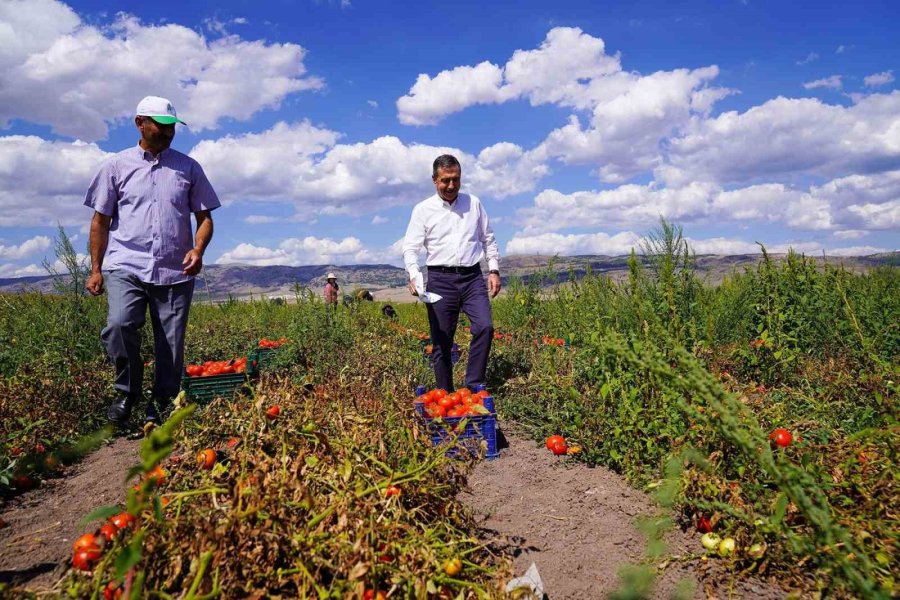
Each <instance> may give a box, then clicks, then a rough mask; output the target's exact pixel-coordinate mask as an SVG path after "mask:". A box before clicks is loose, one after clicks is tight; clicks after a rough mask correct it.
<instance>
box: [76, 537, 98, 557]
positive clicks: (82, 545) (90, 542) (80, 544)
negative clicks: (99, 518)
mask: <svg viewBox="0 0 900 600" xmlns="http://www.w3.org/2000/svg"><path fill="white" fill-rule="evenodd" d="M91 548H100V544H99V543H98V542H97V536H95V535H94V534H93V533H86V534H84V535H83V536H81V537H80V538H78V539H77V540H75V543H74V544H72V551H73V552H75V553H78V551H79V550H90V549H91Z"/></svg>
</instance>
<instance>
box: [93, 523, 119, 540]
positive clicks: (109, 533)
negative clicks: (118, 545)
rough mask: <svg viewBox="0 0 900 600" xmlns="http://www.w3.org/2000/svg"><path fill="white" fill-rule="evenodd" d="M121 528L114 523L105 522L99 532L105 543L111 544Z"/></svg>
mask: <svg viewBox="0 0 900 600" xmlns="http://www.w3.org/2000/svg"><path fill="white" fill-rule="evenodd" d="M118 533H119V530H118V529H116V526H115V525H113V524H112V523H104V524H103V525H101V526H100V531H99V532H98V535H99V537H101V538H103V540H104V543H105V544H110V543H112V541H113V540H114V539H115V537H116V535H118Z"/></svg>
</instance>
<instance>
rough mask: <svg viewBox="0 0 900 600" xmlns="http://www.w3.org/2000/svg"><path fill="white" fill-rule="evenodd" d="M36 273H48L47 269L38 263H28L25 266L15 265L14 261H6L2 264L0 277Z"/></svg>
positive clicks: (26, 275) (33, 274)
mask: <svg viewBox="0 0 900 600" xmlns="http://www.w3.org/2000/svg"><path fill="white" fill-rule="evenodd" d="M35 275H47V270H46V269H45V268H44V267H42V266H40V265H36V264H30V265H26V266H24V267H22V266H19V265H14V264H12V263H4V264H2V265H0V277H4V278H13V277H32V276H35Z"/></svg>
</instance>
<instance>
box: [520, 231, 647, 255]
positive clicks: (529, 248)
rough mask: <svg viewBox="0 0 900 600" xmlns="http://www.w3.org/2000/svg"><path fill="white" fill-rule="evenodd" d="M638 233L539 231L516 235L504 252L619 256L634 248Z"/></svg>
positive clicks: (636, 246)
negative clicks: (538, 232) (565, 233)
mask: <svg viewBox="0 0 900 600" xmlns="http://www.w3.org/2000/svg"><path fill="white" fill-rule="evenodd" d="M640 239H641V238H640V236H639V235H637V234H636V233H633V232H630V231H623V232H621V233H617V234H615V235H612V236H611V235H608V234H606V233H582V234H569V235H563V234H559V233H542V234H538V235H524V234H516V235H514V236H513V238H512V239H511V240H510V241H509V242H508V243H507V244H506V253H507V254H544V255H550V256H553V255H556V254H559V255H560V256H574V255H577V254H604V255H607V256H620V255H623V254H628V253H630V252H631V249H632V248H635V249H636V250H637V249H638V244H639V242H640Z"/></svg>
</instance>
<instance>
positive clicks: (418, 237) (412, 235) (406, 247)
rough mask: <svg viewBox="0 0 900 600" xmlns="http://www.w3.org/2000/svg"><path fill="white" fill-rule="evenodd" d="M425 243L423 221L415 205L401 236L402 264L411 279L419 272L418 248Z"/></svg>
mask: <svg viewBox="0 0 900 600" xmlns="http://www.w3.org/2000/svg"><path fill="white" fill-rule="evenodd" d="M424 243H425V223H424V222H423V221H422V215H421V211H420V210H419V207H418V206H416V207H415V208H414V209H413V211H412V216H411V217H410V218H409V226H408V227H407V228H406V235H405V236H404V238H403V264H404V265H405V266H406V271H407V273H409V278H410V279H413V278H414V277H415V276H416V275H418V273H419V250H421V249H422V245H423V244H424Z"/></svg>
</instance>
